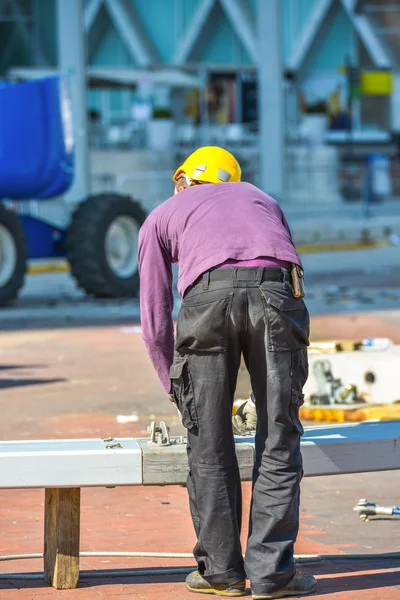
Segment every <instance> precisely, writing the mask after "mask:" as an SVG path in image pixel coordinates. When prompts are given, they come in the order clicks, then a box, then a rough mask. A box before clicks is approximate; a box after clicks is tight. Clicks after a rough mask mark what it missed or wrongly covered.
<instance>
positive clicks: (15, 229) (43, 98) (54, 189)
mask: <svg viewBox="0 0 400 600" xmlns="http://www.w3.org/2000/svg"><path fill="white" fill-rule="evenodd" d="M71 115H72V111H71V100H70V96H69V93H68V85H67V82H66V80H65V79H64V78H63V77H59V76H54V77H46V78H43V79H37V80H32V81H29V82H25V83H11V82H2V83H1V84H0V199H2V200H6V201H9V200H13V201H16V202H11V208H10V206H9V204H10V203H7V202H6V203H1V202H0V306H3V305H5V304H7V303H9V302H10V301H12V300H14V299H15V297H16V296H17V294H18V292H19V290H20V288H21V287H22V285H23V281H24V276H25V273H26V269H27V260H28V259H29V258H44V257H52V256H64V255H65V256H66V257H67V259H68V260H69V262H70V265H71V271H72V275H73V276H74V277H75V278H76V279H77V282H78V285H79V286H80V287H82V288H83V289H84V290H86V291H87V292H88V293H90V294H93V295H95V296H100V297H119V296H133V295H135V294H136V292H137V289H138V274H137V259H136V254H137V241H136V240H135V242H134V243H133V244H132V243H128V245H125V254H124V252H123V251H122V254H121V250H120V249H118V248H124V244H122V245H121V244H118V243H115V239H114V238H115V236H117V237H119V238H121V236H122V237H125V238H127V239H128V242H129V241H130V242H131V238H132V237H133V235H137V232H138V229H139V227H140V225H141V224H142V223H143V221H144V218H145V214H144V212H143V211H142V209H141V208H140V206H139V205H138V204H137V203H135V202H133V201H132V199H131V198H129V197H127V196H120V195H117V194H100V195H98V196H92V197H89V198H83V199H80V204H79V205H78V206H77V208H76V210H75V212H74V213H73V214H72V215H70V219H69V221H70V224H69V226H68V229H67V230H62V229H60V228H58V227H54V226H53V225H52V224H51V223H48V222H46V221H45V220H44V219H40V218H38V217H36V216H34V215H33V214H32V212H30V213H29V211H28V214H25V212H26V211H23V210H19V207H20V206H21V205H22V206H23V205H25V204H26V203H25V202H21V201H28V204H29V202H31V203H32V201H33V199H34V202H35V203H38V202H39V203H42V202H45V201H46V200H48V199H54V198H56V197H57V198H58V197H60V199H59V201H60V202H63V199H62V194H63V193H65V192H66V191H68V190H69V189H70V187H71V185H72V183H73V180H74V174H75V165H74V139H73V133H72V132H73V126H72V116H71ZM66 210H67V208H66ZM67 212H68V210H67Z"/></svg>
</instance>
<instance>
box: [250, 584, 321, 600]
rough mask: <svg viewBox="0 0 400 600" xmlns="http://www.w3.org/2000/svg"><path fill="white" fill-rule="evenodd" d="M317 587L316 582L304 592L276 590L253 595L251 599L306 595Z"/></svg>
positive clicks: (269, 599) (268, 599)
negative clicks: (270, 592) (271, 592)
mask: <svg viewBox="0 0 400 600" xmlns="http://www.w3.org/2000/svg"><path fill="white" fill-rule="evenodd" d="M316 589H317V584H315V585H314V587H313V588H312V589H311V590H307V591H306V592H299V591H297V592H296V591H294V590H293V591H289V590H288V591H287V592H285V591H284V590H280V591H279V590H278V591H277V592H275V593H273V594H263V595H262V596H260V595H257V594H255V595H253V596H252V598H253V600H273V599H274V598H289V597H290V596H293V597H296V596H308V595H309V594H313V593H314V592H315V590H316Z"/></svg>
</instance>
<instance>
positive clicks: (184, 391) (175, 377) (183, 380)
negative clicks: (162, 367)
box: [169, 356, 198, 430]
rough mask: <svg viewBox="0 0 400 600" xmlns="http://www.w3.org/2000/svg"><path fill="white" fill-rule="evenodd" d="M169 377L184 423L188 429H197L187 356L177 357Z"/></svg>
mask: <svg viewBox="0 0 400 600" xmlns="http://www.w3.org/2000/svg"><path fill="white" fill-rule="evenodd" d="M169 377H170V380H171V385H172V392H173V394H174V398H175V402H176V405H177V407H178V410H179V412H180V413H181V416H182V425H183V426H184V427H186V429H188V430H193V429H197V427H198V419H197V411H196V404H195V399H194V392H193V383H192V378H191V376H190V369H189V364H188V360H187V358H184V357H180V356H178V357H175V359H174V362H173V364H172V366H171V368H170V371H169Z"/></svg>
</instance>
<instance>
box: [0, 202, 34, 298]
mask: <svg viewBox="0 0 400 600" xmlns="http://www.w3.org/2000/svg"><path fill="white" fill-rule="evenodd" d="M0 225H2V226H3V227H4V228H5V229H6V230H7V231H8V233H9V234H10V235H11V237H12V240H13V242H14V245H15V250H16V261H15V267H14V270H13V272H12V273H11V274H10V276H9V277H7V280H6V281H4V282H2V283H1V285H0V306H7V304H10V302H12V301H13V300H15V298H16V297H17V296H18V292H19V290H20V289H21V288H22V286H23V285H24V279H25V273H26V270H27V262H28V246H27V243H26V237H25V233H24V230H23V227H22V224H21V221H20V220H19V218H18V216H17V215H16V214H15V213H14V212H12V211H11V210H7V208H5V206H4V205H3V204H1V202H0ZM0 235H1V234H0ZM1 252H2V247H1V241H0V272H1Z"/></svg>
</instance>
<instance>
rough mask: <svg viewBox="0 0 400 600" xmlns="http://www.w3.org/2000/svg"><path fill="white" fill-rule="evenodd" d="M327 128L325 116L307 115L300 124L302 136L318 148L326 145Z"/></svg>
mask: <svg viewBox="0 0 400 600" xmlns="http://www.w3.org/2000/svg"><path fill="white" fill-rule="evenodd" d="M327 126H328V118H327V117H326V116H325V115H318V114H316V115H305V116H304V117H303V119H302V121H301V124H300V135H301V137H302V138H303V140H305V141H307V142H308V143H309V144H312V145H313V146H318V145H320V144H323V143H324V137H325V133H326V130H327Z"/></svg>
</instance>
